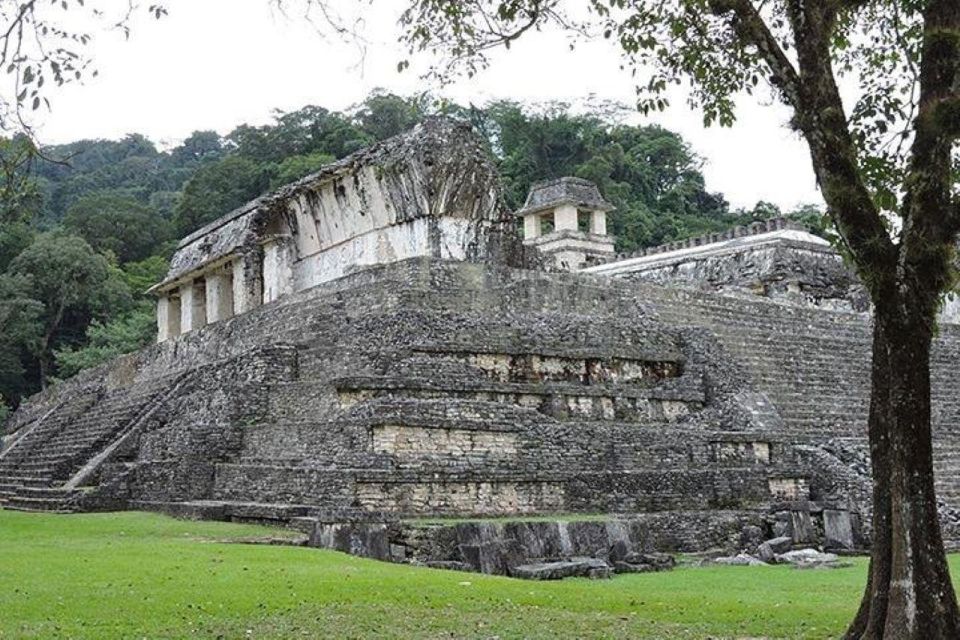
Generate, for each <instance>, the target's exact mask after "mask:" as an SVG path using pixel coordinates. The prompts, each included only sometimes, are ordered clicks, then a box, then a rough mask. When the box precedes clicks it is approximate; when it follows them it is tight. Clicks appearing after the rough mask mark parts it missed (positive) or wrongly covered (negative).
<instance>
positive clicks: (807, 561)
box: [776, 549, 849, 569]
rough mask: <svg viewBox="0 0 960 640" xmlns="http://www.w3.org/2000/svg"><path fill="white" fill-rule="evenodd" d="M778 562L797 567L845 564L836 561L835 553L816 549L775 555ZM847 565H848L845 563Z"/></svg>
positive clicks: (812, 567)
mask: <svg viewBox="0 0 960 640" xmlns="http://www.w3.org/2000/svg"><path fill="white" fill-rule="evenodd" d="M776 560H777V562H778V563H781V564H791V565H793V566H794V567H796V568H798V569H814V568H832V569H836V568H839V567H841V566H845V565H843V564H841V563H839V562H837V555H836V554H835V553H822V552H820V551H817V550H816V549H796V550H794V551H787V552H786V553H781V554H778V555H777V558H776ZM846 566H849V565H846Z"/></svg>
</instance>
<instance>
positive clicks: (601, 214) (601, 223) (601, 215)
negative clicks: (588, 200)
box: [590, 211, 607, 236]
mask: <svg viewBox="0 0 960 640" xmlns="http://www.w3.org/2000/svg"><path fill="white" fill-rule="evenodd" d="M590 233H592V234H594V235H597V236H605V235H607V212H606V211H594V212H593V213H591V214H590Z"/></svg>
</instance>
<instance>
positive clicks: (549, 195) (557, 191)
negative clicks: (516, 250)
mask: <svg viewBox="0 0 960 640" xmlns="http://www.w3.org/2000/svg"><path fill="white" fill-rule="evenodd" d="M561 204H572V205H574V206H575V207H577V208H581V209H592V210H601V211H612V210H613V209H614V206H613V205H612V204H610V203H609V202H607V201H606V200H604V199H603V196H601V195H600V190H599V189H597V185H595V184H594V183H592V182H590V181H589V180H584V179H583V178H573V177H566V178H556V179H553V180H542V181H540V182H535V183H534V184H533V186H532V187H530V193H529V194H527V201H526V202H525V203H524V204H523V207H522V208H521V209H520V210H519V211H517V213H516V215H518V216H525V215H527V214H530V213H537V212H540V211H544V210H546V209H552V208H553V207H556V206H557V205H561Z"/></svg>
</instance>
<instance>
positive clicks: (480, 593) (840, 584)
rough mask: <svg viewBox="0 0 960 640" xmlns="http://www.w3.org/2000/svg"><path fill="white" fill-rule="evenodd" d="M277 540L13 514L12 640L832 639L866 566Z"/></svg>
mask: <svg viewBox="0 0 960 640" xmlns="http://www.w3.org/2000/svg"><path fill="white" fill-rule="evenodd" d="M276 534H277V532H276V531H274V530H270V529H264V528H259V527H253V526H242V525H231V524H224V523H216V522H183V521H178V520H173V519H170V518H165V517H162V516H158V515H153V514H144V513H122V514H91V515H68V516H57V515H39V514H21V513H15V512H8V511H0V639H3V640H6V639H10V638H97V639H100V638H151V639H152V638H318V637H319V638H325V637H331V638H707V637H714V638H741V637H750V638H757V637H769V638H781V637H783V638H827V637H834V636H836V635H837V634H839V633H840V632H841V631H842V629H843V627H844V624H845V623H846V622H847V620H848V619H849V618H850V617H851V615H852V614H853V611H854V608H855V605H856V602H857V598H858V595H859V592H860V589H861V585H862V582H863V579H864V571H865V562H864V561H863V560H860V559H858V560H856V561H855V566H854V567H851V568H847V569H839V570H832V571H828V570H821V571H797V570H793V569H789V568H784V567H770V568H767V567H711V568H682V569H678V570H675V571H673V572H669V573H662V574H642V575H629V576H618V577H615V578H614V579H612V580H606V581H590V580H567V581H564V582H550V583H546V582H524V581H519V580H512V579H508V578H497V577H492V576H482V575H476V574H468V573H458V572H450V571H436V570H429V569H420V568H413V567H407V566H401V565H391V564H386V563H380V562H374V561H369V560H363V559H360V558H354V557H350V556H347V555H343V554H339V553H334V552H328V551H319V550H316V549H306V548H299V547H289V546H265V545H251V544H236V541H240V540H243V539H245V538H250V537H256V536H263V535H276ZM280 535H282V534H280ZM954 560H956V558H954ZM958 569H960V567H957V566H956V563H955V564H954V572H955V575H956V573H957V571H958Z"/></svg>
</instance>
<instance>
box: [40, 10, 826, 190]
mask: <svg viewBox="0 0 960 640" xmlns="http://www.w3.org/2000/svg"><path fill="white" fill-rule="evenodd" d="M402 4H403V2H402V1H401V0H380V1H379V2H377V3H375V4H374V8H375V9H376V11H371V10H369V9H368V8H367V9H366V10H365V11H364V16H363V17H364V20H365V24H364V33H365V34H366V36H367V39H368V41H369V44H368V46H367V47H366V55H365V57H364V58H363V59H362V65H361V64H360V62H361V58H360V55H359V53H358V51H357V48H356V46H355V45H353V44H349V43H345V42H342V41H340V40H338V39H336V38H331V37H326V38H325V37H323V36H322V35H321V34H319V33H318V32H317V28H316V27H315V26H311V25H310V24H309V23H308V22H306V21H304V20H300V19H298V18H297V17H296V16H294V15H291V16H290V17H284V16H282V15H279V14H277V13H276V12H275V11H274V10H272V9H271V8H270V6H269V2H268V0H167V1H166V6H167V7H168V9H169V13H170V15H169V16H168V17H166V18H163V19H162V20H160V21H153V20H148V19H146V18H144V19H141V20H138V21H136V23H135V24H134V31H133V34H132V35H131V37H130V39H129V41H127V40H124V39H123V37H122V36H121V35H120V34H118V33H107V34H100V35H98V36H97V39H96V40H95V42H94V45H93V47H92V49H91V53H92V55H93V57H94V58H95V62H96V67H97V69H98V70H99V72H100V73H99V76H98V77H97V78H93V79H88V80H86V81H85V83H84V84H83V85H78V86H74V87H70V88H66V89H63V90H61V91H60V92H59V93H57V94H54V95H52V96H51V98H52V100H53V111H52V113H50V114H47V115H46V116H44V118H43V122H42V126H41V128H40V130H39V135H40V139H41V141H43V142H46V143H54V142H67V141H71V140H76V139H80V138H93V137H101V138H118V137H121V136H123V135H124V134H126V133H130V132H139V133H143V134H145V135H147V136H148V137H149V138H151V139H152V140H154V141H156V142H159V143H162V144H165V145H169V144H175V143H176V142H178V141H180V140H182V139H183V138H185V137H186V136H187V135H189V134H190V132H191V131H194V130H197V129H215V130H217V131H219V132H221V133H226V132H227V131H229V130H230V129H232V128H233V127H234V126H236V125H238V124H241V123H244V122H246V123H251V124H263V123H267V122H269V121H270V119H271V112H272V110H273V109H282V110H287V111H289V110H294V109H297V108H299V107H302V106H304V105H306V104H317V105H321V106H324V107H327V108H330V109H335V110H340V109H346V108H348V107H350V106H351V105H354V104H356V103H357V102H359V101H361V100H362V99H363V98H364V97H365V96H366V95H367V94H368V93H369V92H370V91H371V90H372V89H374V88H378V87H380V88H384V89H387V90H390V91H393V92H396V93H400V94H411V93H415V92H419V91H422V90H425V89H430V90H432V91H433V92H434V93H436V94H438V95H442V96H444V97H448V98H450V99H452V100H455V101H458V102H460V103H468V102H472V103H474V104H482V103H484V102H485V101H488V100H493V99H500V98H509V99H515V100H520V101H532V102H544V101H548V100H561V101H567V102H571V103H578V102H580V103H582V102H583V101H584V100H586V99H588V98H589V97H590V96H595V97H596V98H598V99H605V100H615V101H622V102H624V103H627V104H630V103H631V100H632V98H633V95H634V85H633V82H632V81H631V78H630V76H629V74H628V73H626V72H624V71H621V70H620V69H619V62H620V60H619V56H618V52H617V51H616V49H615V48H614V46H613V45H611V44H609V43H607V42H595V43H585V44H580V45H579V46H578V47H577V48H576V50H574V51H573V52H571V51H570V50H569V48H568V46H567V40H566V39H565V37H563V36H562V35H560V34H550V33H546V34H538V33H534V34H530V35H529V36H528V37H527V38H526V39H525V40H522V41H521V42H520V43H519V44H518V45H517V46H515V47H513V48H512V49H511V50H510V51H509V52H505V53H504V54H498V55H497V57H496V59H495V60H494V63H493V65H492V66H491V67H490V68H489V69H488V70H486V71H484V72H483V73H482V74H481V75H480V76H479V77H477V78H473V79H469V80H468V79H463V80H461V81H458V82H455V83H453V84H450V85H448V86H443V87H440V86H431V85H428V84H427V83H426V82H425V81H424V80H422V79H421V78H420V77H419V75H418V73H417V71H416V64H414V70H413V71H412V72H411V71H407V72H404V73H402V74H401V73H397V71H396V64H397V61H398V60H400V59H401V58H403V57H404V52H403V50H402V49H401V48H400V47H399V46H398V45H396V44H395V40H396V35H397V33H398V28H397V26H396V23H395V21H396V17H397V10H396V8H398V7H400V6H402ZM355 6H357V3H355V2H353V0H346V1H345V2H343V7H344V11H349V10H352V7H355ZM391 8H394V9H391ZM414 62H415V63H416V62H417V60H416V59H414ZM423 62H426V61H423ZM677 97H678V98H679V99H677V100H676V101H675V103H674V105H673V106H672V107H671V108H670V109H669V110H668V111H667V112H666V113H665V114H658V115H657V116H656V117H655V118H653V119H652V120H647V121H648V122H650V121H652V122H657V123H659V124H661V125H663V126H665V127H667V128H669V129H672V130H674V131H678V132H679V133H681V134H682V135H683V137H684V138H685V139H686V140H687V141H689V142H690V144H691V145H692V147H693V148H694V150H695V151H696V152H697V153H698V154H699V155H700V156H701V157H703V159H704V168H703V169H704V174H705V176H706V180H707V188H708V189H710V190H713V191H721V192H723V193H724V194H725V195H726V197H727V199H728V200H729V201H730V202H731V203H732V204H733V205H734V206H752V205H753V204H754V203H755V202H756V201H758V200H767V201H771V202H775V203H777V204H779V205H780V206H781V207H782V208H784V209H790V208H792V207H794V206H795V205H797V204H802V203H807V202H820V197H819V195H818V193H817V191H816V186H815V184H814V180H813V175H812V172H811V170H810V163H809V159H808V156H807V151H806V146H805V145H804V144H803V142H802V141H801V140H799V139H798V138H797V136H796V135H795V134H793V133H791V132H790V131H788V130H787V129H786V127H785V126H784V123H785V122H786V119H787V112H786V111H785V110H784V109H782V108H780V107H776V106H769V105H758V104H757V102H756V100H755V99H753V98H746V99H744V100H742V101H741V109H740V111H739V114H738V117H739V122H738V124H737V125H736V126H734V127H733V128H732V129H720V128H718V127H713V128H710V129H704V128H703V125H702V119H701V116H700V114H699V113H696V112H693V111H691V110H689V108H688V107H687V106H686V105H685V104H683V102H682V96H677ZM630 120H631V121H632V122H635V123H643V122H645V120H644V119H643V118H642V117H641V116H640V115H639V114H635V115H632V116H631V117H630Z"/></svg>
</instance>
